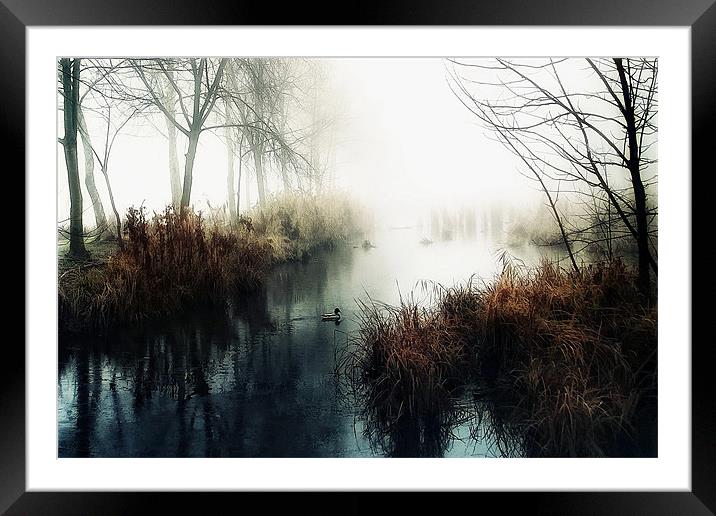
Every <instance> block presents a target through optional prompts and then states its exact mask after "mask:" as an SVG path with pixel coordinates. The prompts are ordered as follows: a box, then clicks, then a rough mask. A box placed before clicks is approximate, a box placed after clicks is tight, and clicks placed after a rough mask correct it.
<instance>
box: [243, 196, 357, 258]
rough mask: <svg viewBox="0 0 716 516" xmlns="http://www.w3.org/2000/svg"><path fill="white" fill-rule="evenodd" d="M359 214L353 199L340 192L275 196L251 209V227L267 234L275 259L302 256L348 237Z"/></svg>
mask: <svg viewBox="0 0 716 516" xmlns="http://www.w3.org/2000/svg"><path fill="white" fill-rule="evenodd" d="M361 218H362V215H361V213H360V212H359V210H358V209H357V208H356V207H355V205H354V203H352V202H351V201H350V200H348V199H347V198H345V197H343V196H341V195H339V194H330V195H329V194H324V195H320V196H308V195H307V196H282V197H274V198H271V199H268V200H267V201H266V202H265V203H264V204H263V205H261V206H258V207H257V208H255V209H254V210H253V211H252V213H251V219H252V223H253V226H254V229H255V230H256V232H257V233H259V234H261V235H264V236H265V237H266V239H267V241H268V242H269V244H270V245H271V249H272V253H273V255H274V257H275V259H276V260H277V261H286V260H292V259H302V258H304V257H306V256H308V255H310V254H311V252H313V251H314V250H316V249H317V248H319V247H324V246H333V245H335V244H337V243H338V242H340V241H344V240H346V239H348V238H349V237H350V236H351V235H352V234H353V233H355V232H356V231H357V230H358V228H359V227H360V226H361Z"/></svg>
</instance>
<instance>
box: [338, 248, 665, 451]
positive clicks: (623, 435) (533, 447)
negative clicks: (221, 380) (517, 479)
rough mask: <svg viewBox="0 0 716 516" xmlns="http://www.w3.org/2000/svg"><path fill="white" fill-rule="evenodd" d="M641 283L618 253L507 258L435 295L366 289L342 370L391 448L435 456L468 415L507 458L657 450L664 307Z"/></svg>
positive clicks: (369, 422)
mask: <svg viewBox="0 0 716 516" xmlns="http://www.w3.org/2000/svg"><path fill="white" fill-rule="evenodd" d="M508 262H509V261H508ZM637 281H638V275H637V272H636V271H635V270H634V269H633V268H631V267H629V266H627V265H625V264H624V262H622V261H621V260H619V259H616V260H613V261H610V262H601V263H595V264H592V265H588V266H582V267H581V269H580V270H579V272H574V271H565V270H563V269H561V268H559V267H558V266H557V265H555V264H553V263H550V262H548V261H543V262H542V263H541V264H540V265H539V266H538V267H536V268H535V269H533V270H528V269H525V268H524V267H518V266H515V265H514V264H513V263H504V262H503V270H502V272H501V274H499V275H498V276H497V277H496V278H495V279H494V281H492V282H490V283H482V284H478V282H477V281H475V279H474V278H472V279H470V280H469V281H467V282H466V283H464V284H460V285H457V286H454V287H449V288H448V287H443V286H441V285H436V284H432V285H427V284H426V285H423V288H424V289H427V290H429V294H430V295H429V298H430V302H429V303H428V306H423V305H422V304H421V303H418V302H416V300H415V298H414V294H411V295H410V296H409V297H408V298H407V299H405V298H404V299H402V300H401V304H400V305H399V306H389V305H385V304H382V303H378V302H374V301H372V300H369V301H367V302H363V303H360V311H361V314H362V315H361V319H360V330H359V332H360V335H359V337H357V338H356V339H355V340H354V347H353V348H352V349H351V350H350V351H349V352H348V353H347V354H346V355H345V356H343V357H342V360H341V364H340V365H339V366H338V367H339V371H342V372H344V373H345V374H346V375H347V378H348V384H349V386H348V388H349V389H350V390H351V392H352V395H353V396H355V397H356V398H357V399H358V400H359V401H360V404H361V406H362V407H363V414H362V416H363V418H364V420H365V421H366V433H367V434H368V435H369V437H371V441H372V442H374V443H376V444H377V446H379V447H382V448H383V451H385V452H387V453H388V454H390V455H392V456H406V455H412V456H415V455H416V454H418V455H423V456H426V455H427V456H439V455H441V454H442V452H443V451H444V448H445V446H446V442H447V440H448V439H447V437H448V436H450V435H452V431H453V430H454V428H455V427H456V426H457V424H459V423H464V422H466V421H468V422H470V423H471V425H470V427H471V428H472V429H473V430H472V432H474V434H473V437H478V438H479V437H482V438H489V439H490V440H491V441H492V442H494V443H495V445H496V446H497V447H498V449H499V452H500V453H501V454H502V455H520V456H528V457H539V456H542V457H553V456H569V457H577V456H578V457H601V456H650V455H655V453H656V425H655V422H656V395H657V392H656V386H657V367H656V360H657V357H656V350H657V307H656V306H650V305H649V304H648V302H646V301H644V299H643V298H642V297H641V294H640V292H639V288H638V283H637ZM465 403H467V404H468V405H472V407H471V408H472V410H469V408H468V409H467V410H466V409H465ZM470 414H473V415H472V416H471V415H470ZM471 418H472V421H470V420H471ZM475 418H477V420H475ZM482 418H489V419H490V422H491V424H490V425H488V427H489V428H491V434H492V435H489V436H486V435H484V434H483V435H481V436H480V435H477V434H475V433H479V432H484V425H481V424H480V420H481V419H482ZM406 446H407V448H406Z"/></svg>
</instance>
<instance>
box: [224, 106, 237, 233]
mask: <svg viewBox="0 0 716 516" xmlns="http://www.w3.org/2000/svg"><path fill="white" fill-rule="evenodd" d="M230 124H231V119H230V116H229V106H228V103H227V106H226V125H227V127H226V128H225V130H226V166H227V169H226V189H227V195H226V196H227V198H228V201H229V218H230V220H235V219H236V201H235V197H234V148H235V145H234V140H233V135H232V129H231V127H228V126H229V125H230Z"/></svg>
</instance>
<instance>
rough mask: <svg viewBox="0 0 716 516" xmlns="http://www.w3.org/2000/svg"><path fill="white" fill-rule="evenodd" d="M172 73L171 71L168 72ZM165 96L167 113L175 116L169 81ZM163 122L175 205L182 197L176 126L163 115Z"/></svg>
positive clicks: (173, 93) (170, 182)
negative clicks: (167, 143)
mask: <svg viewBox="0 0 716 516" xmlns="http://www.w3.org/2000/svg"><path fill="white" fill-rule="evenodd" d="M168 73H170V74H171V73H172V72H168ZM165 96H166V99H167V100H166V104H167V105H166V108H167V112H168V113H169V115H171V116H172V117H174V116H176V98H177V96H176V92H175V91H174V88H173V87H172V84H171V82H169V81H168V82H167V87H166V91H165ZM164 122H165V123H166V124H167V137H168V140H169V184H170V186H171V192H172V204H173V205H174V206H175V207H176V206H179V204H180V203H181V197H182V186H181V178H180V176H179V158H178V157H177V128H176V126H175V125H174V124H173V123H172V121H171V120H169V118H167V117H166V116H165V117H164Z"/></svg>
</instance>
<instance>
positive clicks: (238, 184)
mask: <svg viewBox="0 0 716 516" xmlns="http://www.w3.org/2000/svg"><path fill="white" fill-rule="evenodd" d="M243 142H244V137H243V136H242V137H241V139H240V140H239V178H238V181H237V182H236V218H237V219H238V218H239V216H240V215H241V209H240V207H241V169H242V166H241V164H242V162H243V161H244V155H243V145H242V144H243Z"/></svg>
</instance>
